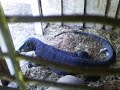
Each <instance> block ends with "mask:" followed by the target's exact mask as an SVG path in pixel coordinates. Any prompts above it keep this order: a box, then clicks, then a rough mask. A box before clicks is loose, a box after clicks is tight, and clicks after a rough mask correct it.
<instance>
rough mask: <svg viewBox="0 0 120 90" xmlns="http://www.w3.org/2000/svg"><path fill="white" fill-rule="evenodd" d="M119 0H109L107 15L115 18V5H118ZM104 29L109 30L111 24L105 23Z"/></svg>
mask: <svg viewBox="0 0 120 90" xmlns="http://www.w3.org/2000/svg"><path fill="white" fill-rule="evenodd" d="M118 3H119V0H111V4H110V10H109V12H108V15H107V16H108V17H113V18H115V15H116V12H117V7H118ZM106 29H108V30H110V29H112V26H110V25H107V26H106Z"/></svg>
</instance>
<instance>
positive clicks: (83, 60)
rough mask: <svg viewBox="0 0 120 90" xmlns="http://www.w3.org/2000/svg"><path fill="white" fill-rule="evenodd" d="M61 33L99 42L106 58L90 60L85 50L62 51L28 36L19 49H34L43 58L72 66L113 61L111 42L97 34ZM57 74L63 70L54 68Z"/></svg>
mask: <svg viewBox="0 0 120 90" xmlns="http://www.w3.org/2000/svg"><path fill="white" fill-rule="evenodd" d="M63 33H75V34H80V35H85V36H87V37H89V38H91V39H93V40H95V41H97V42H100V43H101V44H102V45H103V46H104V47H105V48H106V49H107V53H108V55H107V58H106V60H105V61H103V60H90V59H91V58H90V57H89V55H88V54H87V53H86V52H81V53H80V54H79V55H78V54H77V53H71V52H67V51H63V50H60V49H57V48H55V47H53V46H50V45H47V44H45V43H43V42H41V41H40V40H38V39H36V38H29V39H28V40H27V41H26V42H25V43H24V45H23V46H22V47H20V49H19V51H20V52H21V51H25V52H27V51H32V50H33V51H35V54H36V55H37V57H42V58H44V59H47V60H50V61H55V62H59V63H61V64H68V65H72V66H91V67H94V66H108V65H110V64H111V63H114V62H115V57H116V53H115V51H114V49H113V47H112V46H111V44H110V43H109V42H108V41H107V40H105V39H103V38H101V37H98V36H95V35H93V34H88V33H84V32H79V31H71V32H63ZM55 71H56V72H57V73H58V74H60V73H61V74H62V73H64V72H62V71H57V70H55Z"/></svg>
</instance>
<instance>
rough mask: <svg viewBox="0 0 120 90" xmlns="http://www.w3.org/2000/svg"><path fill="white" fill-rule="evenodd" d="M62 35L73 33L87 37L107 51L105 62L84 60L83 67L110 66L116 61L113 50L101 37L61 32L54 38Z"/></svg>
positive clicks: (78, 32)
mask: <svg viewBox="0 0 120 90" xmlns="http://www.w3.org/2000/svg"><path fill="white" fill-rule="evenodd" d="M64 33H74V34H79V35H84V36H87V37H89V38H90V39H92V40H95V41H96V42H98V43H100V44H102V46H104V48H106V49H107V52H108V55H107V58H106V60H86V61H85V62H84V63H83V64H84V65H88V66H89V65H90V66H99V65H100V66H101V65H110V64H112V63H114V62H115V60H116V52H115V50H114V48H113V47H112V45H111V44H110V43H109V41H107V40H105V39H104V38H102V37H99V36H96V35H93V34H89V33H85V32H81V31H67V32H62V33H60V34H58V35H56V36H55V37H57V36H59V35H61V34H64Z"/></svg>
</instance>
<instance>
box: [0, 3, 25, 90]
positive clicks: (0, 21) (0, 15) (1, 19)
mask: <svg viewBox="0 0 120 90" xmlns="http://www.w3.org/2000/svg"><path fill="white" fill-rule="evenodd" d="M0 28H1V29H0V30H1V33H2V35H3V38H4V39H5V41H6V42H5V43H6V46H7V49H8V53H9V57H10V59H11V61H12V63H13V66H14V70H15V76H16V79H17V81H18V84H19V86H20V89H21V90H26V88H25V86H24V80H23V76H22V72H21V69H20V67H19V62H18V61H17V60H16V53H15V49H14V45H13V42H12V38H11V35H10V32H9V28H8V24H7V22H6V19H5V15H4V12H3V9H2V6H1V4H0Z"/></svg>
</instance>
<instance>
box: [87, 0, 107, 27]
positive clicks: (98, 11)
mask: <svg viewBox="0 0 120 90" xmlns="http://www.w3.org/2000/svg"><path fill="white" fill-rule="evenodd" d="M106 4H107V0H87V14H89V15H101V16H104V15H105V9H106ZM86 27H89V28H96V29H101V28H102V27H103V25H102V24H95V23H94V24H93V23H86Z"/></svg>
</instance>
